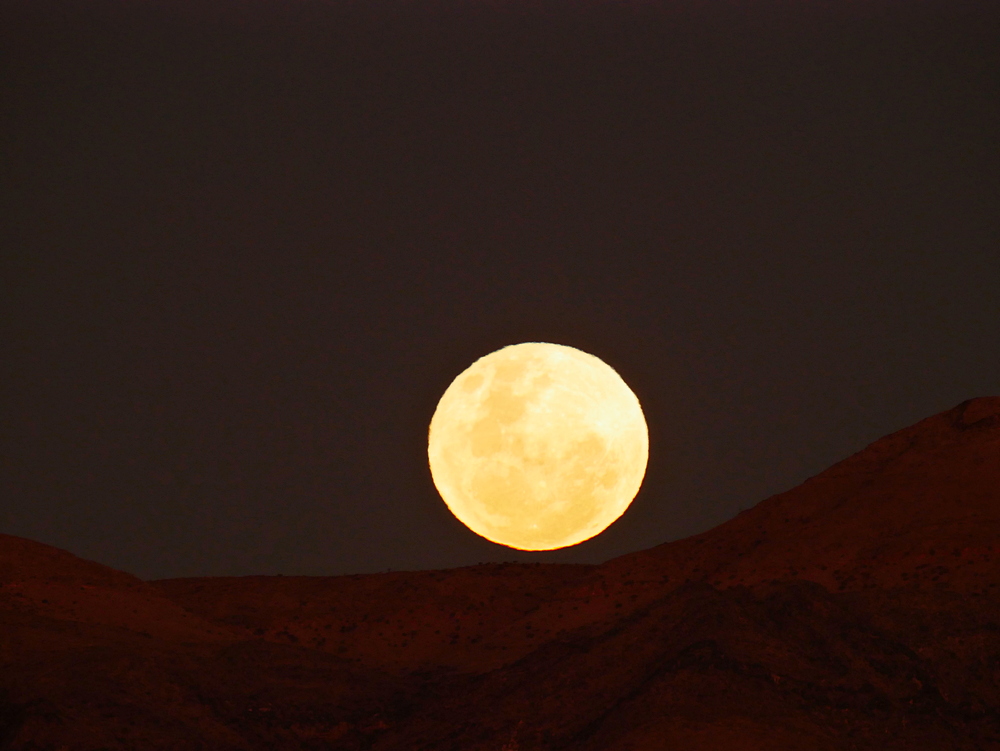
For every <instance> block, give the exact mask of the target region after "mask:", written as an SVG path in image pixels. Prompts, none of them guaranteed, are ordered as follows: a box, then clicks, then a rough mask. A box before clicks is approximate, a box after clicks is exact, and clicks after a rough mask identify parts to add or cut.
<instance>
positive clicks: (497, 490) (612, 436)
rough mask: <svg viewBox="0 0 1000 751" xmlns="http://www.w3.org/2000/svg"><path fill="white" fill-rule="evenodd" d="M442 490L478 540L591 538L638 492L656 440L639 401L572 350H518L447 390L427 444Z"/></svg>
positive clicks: (547, 545)
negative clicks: (480, 538) (653, 441)
mask: <svg viewBox="0 0 1000 751" xmlns="http://www.w3.org/2000/svg"><path fill="white" fill-rule="evenodd" d="M427 455H428V458H429V460H430V468H431V476H432V477H433V479H434V485H435V486H436V487H437V489H438V492H440V493H441V497H442V498H443V499H444V502H445V503H446V504H447V505H448V508H449V509H451V512H452V513H453V514H454V515H455V516H456V517H458V519H459V520H460V521H461V522H462V523H463V524H465V525H466V526H467V527H468V528H469V529H471V530H472V531H473V532H475V533H476V534H479V535H482V536H483V537H485V538H486V539H488V540H492V541H493V542H497V543H500V544H501V545H507V546H508V547H512V548H518V549H520V550H554V549H556V548H564V547H567V546H569V545H576V544H577V543H579V542H583V541H584V540H587V539H590V538H591V537H593V536H594V535H597V534H600V533H601V532H603V531H604V530H605V529H606V528H607V527H608V526H609V525H610V524H611V523H612V522H613V521H615V519H617V518H618V517H619V516H621V515H622V514H623V513H625V509H627V508H628V506H629V504H630V503H632V499H633V498H635V494H636V493H637V492H639V486H640V485H641V484H642V478H643V475H644V474H645V472H646V461H647V459H648V457H649V433H648V431H647V429H646V420H645V418H644V417H643V414H642V408H641V407H640V406H639V400H638V399H637V398H636V395H635V394H633V393H632V390H631V389H630V388H629V387H628V386H627V385H626V384H625V381H623V380H622V378H621V376H619V375H618V373H616V372H615V371H614V369H613V368H611V366H610V365H607V364H606V363H604V362H603V361H602V360H599V359H598V358H596V357H594V356H593V355H590V354H587V353H586V352H582V351H580V350H578V349H574V348H573V347H566V346H563V345H561V344H547V343H544V342H525V343H523V344H512V345H510V346H509V347H504V348H503V349H499V350H497V351H496V352H492V353H490V354H488V355H486V356H485V357H481V358H479V359H478V360H476V362H474V363H473V364H472V365H470V366H469V367H468V368H467V369H466V370H465V371H463V372H462V373H460V374H459V375H458V377H457V378H455V380H454V381H452V383H451V385H450V386H449V387H448V388H447V390H446V391H445V392H444V395H443V396H442V397H441V401H440V402H438V405H437V409H436V410H435V412H434V417H433V418H432V419H431V424H430V431H429V435H428V442H427Z"/></svg>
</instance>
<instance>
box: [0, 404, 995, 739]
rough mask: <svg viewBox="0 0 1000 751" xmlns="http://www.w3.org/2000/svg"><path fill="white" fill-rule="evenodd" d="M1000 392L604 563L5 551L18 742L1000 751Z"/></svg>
mask: <svg viewBox="0 0 1000 751" xmlns="http://www.w3.org/2000/svg"><path fill="white" fill-rule="evenodd" d="M998 533H1000V398H988V399H976V400H973V401H970V402H966V403H964V404H962V405H959V406H958V407H956V408H955V409H953V410H950V411H948V412H945V413H943V414H940V415H937V416H934V417H931V418H929V419H927V420H924V421H922V422H920V423H918V424H917V425H914V426H912V427H910V428H907V429H905V430H902V431H900V432H898V433H895V434H893V435H891V436H888V437H886V438H884V439H882V440H880V441H877V442H876V443H874V444H872V445H871V446H869V447H868V448H866V449H865V450H864V451H862V452H860V453H858V454H856V455H855V456H853V457H850V458H849V459H847V460H845V461H843V462H841V463H839V464H837V465H835V466H834V467H831V468H830V469H829V470H827V471H826V472H823V473H822V474H820V475H818V476H817V477H814V478H812V479H811V480H809V481H807V482H806V483H804V484H803V485H801V486H799V487H798V488H795V489H793V490H791V491H789V492H787V493H783V494H781V495H778V496H775V497H773V498H770V499H768V500H766V501H763V502H762V503H760V504H759V505H758V506H756V507H755V508H753V509H751V510H749V511H746V512H744V513H742V514H741V515H740V516H738V517H736V518H735V519H733V520H731V521H729V522H727V523H726V524H723V525H721V526H720V527H718V528H716V529H713V530H711V531H709V532H706V533H704V534H702V535H698V536H696V537H693V538H689V539H687V540H682V541H679V542H676V543H669V544H666V545H662V546H660V547H658V548H654V549H652V550H648V551H644V552H641V553H636V554H633V555H629V556H624V557H622V558H618V559H615V560H612V561H609V562H608V563H606V564H603V565H601V566H540V565H514V564H507V565H484V566H476V567H470V568H463V569H455V570H448V571H428V572H411V573H391V574H378V575H371V576H351V577H330V578H323V577H242V578H228V579H224V578H211V579H209V578H205V579H178V580H169V581H160V582H142V581H140V580H138V579H135V578H134V577H131V576H129V575H128V574H124V573H121V572H117V571H114V570H112V569H109V568H106V567H104V566H101V565H99V564H96V563H91V562H87V561H82V560H80V559H78V558H75V557H74V556H72V555H70V554H68V553H65V552H63V551H59V550H56V549H54V548H51V547H48V546H45V545H41V544H39V543H34V542H31V541H28V540H22V539H19V538H13V537H5V536H0V584H2V587H0V749H38V750H41V749H46V750H48V749H51V750H53V751H55V750H56V749H59V750H60V751H61V750H66V751H77V750H79V751H85V750H86V751H97V750H98V749H219V750H220V751H225V750H228V749H247V750H248V751H249V750H251V749H252V750H254V751H256V750H257V749H261V750H263V749H277V750H280V749H375V750H378V751H382V750H386V751H388V750H389V749H393V750H396V749H398V750H403V749H406V750H407V751H410V750H412V749H435V750H438V749H440V750H444V749H457V750H461V751H477V750H480V749H481V750H483V751H486V750H487V749H489V750H490V751H501V750H502V751H514V750H517V751H531V750H535V749H539V750H541V749H574V750H575V749H581V750H583V751H586V750H590V749H593V750H596V749H622V750H624V749H637V750H639V749H651V750H652V749H666V748H670V749H732V750H733V751H741V750H744V749H769V750H777V751H781V750H783V749H803V751H805V750H806V749H808V750H810V751H813V750H823V749H831V750H832V749H907V750H908V751H913V750H922V749H927V750H928V751H929V750H931V749H933V750H934V751H938V750H940V749H970V750H971V749H1000V591H998V589H1000V588H998V585H1000V566H998V559H1000V534H998Z"/></svg>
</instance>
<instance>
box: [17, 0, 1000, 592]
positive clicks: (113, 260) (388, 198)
mask: <svg viewBox="0 0 1000 751" xmlns="http://www.w3.org/2000/svg"><path fill="white" fill-rule="evenodd" d="M998 22H1000V3H986V2H982V3H974V4H973V3H963V2H960V1H959V0H947V2H944V1H942V2H915V1H913V0H907V1H906V2H887V1H886V0H880V1H876V0H871V1H865V2H848V1H844V2H821V1H819V0H817V1H815V2H805V1H802V2H773V1H765V0H761V1H760V2H750V1H749V0H748V1H747V2H739V3H736V2H725V3H724V2H722V0H719V1H718V2H707V1H705V2H696V1H695V0H684V1H681V2H662V3H653V2H645V3H643V2H611V1H608V2H590V1H589V0H588V1H587V2H584V1H583V0H580V1H577V2H568V1H565V0H564V1H563V2H551V1H548V0H516V1H515V0H510V1H501V0H497V1H496V2H487V1H486V0H461V1H459V0H454V1H447V2H445V1H440V2H437V1H435V2H430V1H426V2H425V1H422V0H419V1H410V0H398V1H397V2H360V1H359V2H351V1H350V0H328V1H326V2H321V1H317V0H281V1H279V0H271V1H270V2H264V1H262V0H254V1H253V2H250V1H247V0H213V1H212V2H208V1H206V0H197V1H196V0H183V1H178V2H167V1H166V0H164V1H162V2H160V1H158V2H153V1H152V0H130V1H129V2H107V1H101V2H98V1H97V0H95V1H94V2H52V1H51V0H23V1H19V2H9V1H6V0H5V1H4V2H2V3H0V56H2V57H0V59H2V71H0V73H2V75H0V87H2V88H0V116H2V127H0V138H2V146H0V158H2V160H3V161H2V164H0V180H2V184H0V187H2V194H0V200H2V204H0V211H2V213H0V248H2V260H0V263H2V266H0V280H2V287H0V292H2V294H0V314H2V319H0V331H2V336H3V339H2V342H3V357H2V358H0V383H2V390H0V399H2V401H0V410H2V412H0V531H2V532H6V533H10V534H15V535H20V536H24V537H30V538H33V539H37V540H40V541H42V542H45V543H49V544H53V545H57V546H59V547H63V548H66V549H68V550H70V551H72V552H74V553H77V554H79V555H82V556H84V557H88V558H95V559H98V560H100V561H102V562H104V563H107V564H109V565H112V566H115V567H117V568H121V569H125V570H128V571H131V572H133V573H136V574H138V575H140V576H143V577H150V578H151V577H164V576H182V575H222V574H251V573H279V572H280V573H285V574H341V573H356V572H370V571H378V570H385V569H387V568H392V569H418V568H440V567H450V566H458V565H465V564H469V563H475V562H478V561H490V560H532V561H534V560H538V561H579V562H597V561H601V560H606V559H607V558H610V557H613V556H616V555H620V554H622V553H626V552H629V551H633V550H639V549H642V548H647V547H651V546H653V545H656V544H658V543H661V542H665V541H667V540H673V539H677V538H680V537H684V536H687V535H689V534H692V533H695V532H699V531H702V530H705V529H707V528H709V527H712V526H714V525H716V524H718V523H720V522H722V521H724V520H726V519H728V518H730V517H731V516H733V515H734V514H736V513H737V512H738V511H739V509H740V508H745V507H749V506H751V505H753V504H755V503H756V502H758V501H759V500H761V499H763V498H764V497H766V496H768V495H770V494H773V493H776V492H779V491H782V490H785V489H788V488H790V487H792V486H794V485H796V484H798V483H799V482H801V481H802V480H804V479H805V478H807V477H809V476H810V475H813V474H815V473H816V472H818V471H820V470H822V469H824V468H825V467H827V466H829V465H830V464H832V463H833V462H835V461H837V460H839V459H841V458H843V457H845V456H847V455H849V454H851V453H853V452H854V451H857V450H858V449H860V448H862V447H863V446H864V445H866V444H867V443H869V442H871V441H872V440H874V439H876V438H878V437H880V436H881V435H884V434H886V433H888V432H891V431H893V430H896V429H898V428H901V427H903V426H905V425H908V424H910V423H912V422H914V421H916V420H918V419H920V418H923V417H925V416H928V415H930V414H932V413H935V412H937V411H940V410H943V409H946V408H948V407H951V406H953V405H954V404H956V403H958V402H960V401H962V400H964V399H966V398H970V397H973V396H980V395H986V394H996V393H1000V357H998V342H1000V199H998V195H1000V193H998V187H1000V55H998V40H1000V35H998V33H997V29H998V25H997V24H998ZM529 340H541V341H552V342H558V343H562V344H569V345H572V346H575V347H579V348H580V349H583V350H586V351H588V352H591V353H593V354H595V355H597V356H599V357H601V358H602V359H604V360H605V361H606V362H608V363H609V364H611V365H612V366H613V367H614V368H616V369H617V370H618V371H619V373H621V374H622V376H623V377H624V378H625V380H626V381H627V382H628V383H629V384H630V385H631V386H632V388H633V390H634V391H635V392H636V393H637V394H638V396H639V398H640V400H641V402H642V403H643V405H644V409H645V411H646V417H647V420H648V422H649V426H650V440H651V447H650V467H649V471H648V473H647V476H646V481H645V484H644V486H643V489H642V491H641V492H640V494H639V496H638V497H637V499H636V500H635V502H634V503H633V505H632V507H631V508H630V510H629V511H628V512H627V513H626V514H625V516H624V517H623V518H622V519H620V520H619V521H618V522H617V523H616V524H615V525H614V526H613V527H612V528H611V529H609V530H608V531H607V532H605V533H604V534H603V535H600V536H599V537H597V538H595V539H593V540H591V541H588V542H586V543H584V544H582V545H580V546H578V547H576V548H571V549H568V550H564V551H556V552H552V553H544V554H529V553H521V552H517V551H513V550H510V549H508V548H504V547H500V546H497V545H493V544H492V543H489V542H487V541H485V540H482V539H480V538H478V537H476V536H475V535H474V534H472V533H471V532H469V531H467V530H465V528H464V527H462V526H461V524H460V523H459V522H457V521H456V520H454V519H453V518H452V517H451V516H450V514H449V513H448V512H447V510H446V508H445V507H444V505H443V503H442V502H441V501H440V499H439V498H438V496H437V494H436V491H435V490H434V487H433V485H432V483H431V480H430V474H429V471H428V470H427V467H426V454H425V451H426V431H427V424H428V422H429V420H430V417H431V414H432V413H433V410H434V407H435V405H436V403H437V399H438V398H439V396H440V395H441V393H442V392H443V391H444V389H445V388H446V387H447V385H448V383H449V382H450V381H451V379H452V378H453V377H454V376H455V375H457V374H458V373H459V372H460V371H461V370H463V369H464V368H465V367H467V366H468V365H469V364H471V362H472V361H473V360H475V359H476V358H477V357H480V356H482V355H484V354H486V353H488V352H490V351H492V350H494V349H497V348H499V347H501V346H503V345H505V344H512V343H515V342H521V341H529Z"/></svg>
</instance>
